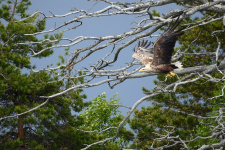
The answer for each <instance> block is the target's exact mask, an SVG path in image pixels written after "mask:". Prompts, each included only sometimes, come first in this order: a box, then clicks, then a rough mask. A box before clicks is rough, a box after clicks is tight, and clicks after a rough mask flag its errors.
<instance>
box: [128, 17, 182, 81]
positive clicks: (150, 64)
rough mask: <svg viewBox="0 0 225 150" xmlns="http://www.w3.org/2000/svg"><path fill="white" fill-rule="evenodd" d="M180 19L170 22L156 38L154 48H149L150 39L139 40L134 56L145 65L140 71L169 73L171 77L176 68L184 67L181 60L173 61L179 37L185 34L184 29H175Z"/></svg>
mask: <svg viewBox="0 0 225 150" xmlns="http://www.w3.org/2000/svg"><path fill="white" fill-rule="evenodd" d="M178 20H179V17H178V19H177V20H176V21H175V23H171V24H170V26H169V27H168V28H167V29H166V30H165V31H164V33H163V34H162V35H161V36H160V37H159V38H158V39H157V40H156V42H155V43H154V45H153V48H148V47H149V46H150V45H151V42H148V40H146V41H144V40H143V41H142V42H140V41H139V42H138V47H137V49H136V51H135V52H134V54H133V55H132V57H133V58H136V59H138V60H140V61H141V62H142V63H143V64H144V65H145V67H144V68H141V69H140V70H139V72H154V73H169V74H168V75H169V76H170V77H171V76H174V75H175V74H174V73H172V71H173V70H174V69H182V64H181V62H179V61H177V62H175V63H171V58H172V53H173V51H174V47H175V43H176V41H177V39H178V37H179V36H181V35H182V34H184V32H182V29H179V30H176V31H175V29H176V28H177V26H178V25H179V24H180V22H179V21H178Z"/></svg>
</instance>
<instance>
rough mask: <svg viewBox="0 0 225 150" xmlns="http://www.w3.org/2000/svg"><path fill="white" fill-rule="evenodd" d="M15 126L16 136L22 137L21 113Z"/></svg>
mask: <svg viewBox="0 0 225 150" xmlns="http://www.w3.org/2000/svg"><path fill="white" fill-rule="evenodd" d="M17 128H18V137H19V138H24V130H23V116H22V115H20V116H19V117H18V124H17Z"/></svg>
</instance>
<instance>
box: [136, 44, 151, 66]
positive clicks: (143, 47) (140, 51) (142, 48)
mask: <svg viewBox="0 0 225 150" xmlns="http://www.w3.org/2000/svg"><path fill="white" fill-rule="evenodd" d="M150 44H151V42H148V40H146V41H144V40H142V42H140V41H139V42H138V47H137V49H136V51H135V52H134V54H133V55H132V57H133V58H136V59H138V60H140V61H141V62H142V63H143V64H144V65H146V64H148V63H150V62H152V60H153V49H152V48H148V47H149V46H150Z"/></svg>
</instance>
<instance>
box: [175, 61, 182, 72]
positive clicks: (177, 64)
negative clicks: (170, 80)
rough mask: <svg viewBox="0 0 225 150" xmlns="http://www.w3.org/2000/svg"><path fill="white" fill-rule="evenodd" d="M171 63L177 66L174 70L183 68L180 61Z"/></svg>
mask: <svg viewBox="0 0 225 150" xmlns="http://www.w3.org/2000/svg"><path fill="white" fill-rule="evenodd" d="M173 64H174V65H175V66H176V67H177V68H176V70H181V69H183V65H182V63H181V62H180V61H177V62H175V63H173Z"/></svg>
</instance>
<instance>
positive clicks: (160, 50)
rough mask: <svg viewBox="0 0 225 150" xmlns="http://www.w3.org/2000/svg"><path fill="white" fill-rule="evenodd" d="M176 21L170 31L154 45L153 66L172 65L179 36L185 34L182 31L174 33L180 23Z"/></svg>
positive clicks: (169, 28)
mask: <svg viewBox="0 0 225 150" xmlns="http://www.w3.org/2000/svg"><path fill="white" fill-rule="evenodd" d="M178 20H179V17H178V19H177V20H176V22H175V23H174V24H173V23H171V24H170V26H169V27H168V29H167V30H166V31H165V32H164V33H163V34H162V35H161V36H160V37H159V38H158V39H157V40H156V42H155V44H154V57H153V65H156V66H157V65H160V64H170V63H171V57H172V53H173V51H174V46H175V43H176V41H177V39H178V37H179V36H181V35H182V34H183V32H182V31H181V30H182V29H180V30H177V31H174V30H175V29H176V28H177V26H178V25H179V24H180V22H179V21H178Z"/></svg>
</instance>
